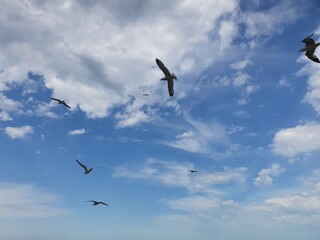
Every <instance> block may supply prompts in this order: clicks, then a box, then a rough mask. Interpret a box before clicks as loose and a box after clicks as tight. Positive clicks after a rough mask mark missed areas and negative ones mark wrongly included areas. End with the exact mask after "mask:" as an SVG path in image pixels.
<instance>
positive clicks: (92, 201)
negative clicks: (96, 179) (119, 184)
mask: <svg viewBox="0 0 320 240" xmlns="http://www.w3.org/2000/svg"><path fill="white" fill-rule="evenodd" d="M76 162H77V163H78V164H79V165H80V166H81V167H82V168H83V170H84V174H89V173H90V172H91V171H92V170H93V169H94V168H100V167H103V166H99V167H91V168H88V167H87V166H86V165H84V164H83V163H81V162H80V161H79V160H78V159H76ZM188 171H189V172H190V173H191V174H192V173H196V172H198V171H197V170H194V169H189V170H188ZM86 202H91V203H92V206H97V205H99V204H102V205H105V206H109V204H108V203H105V202H101V201H95V200H89V201H86Z"/></svg>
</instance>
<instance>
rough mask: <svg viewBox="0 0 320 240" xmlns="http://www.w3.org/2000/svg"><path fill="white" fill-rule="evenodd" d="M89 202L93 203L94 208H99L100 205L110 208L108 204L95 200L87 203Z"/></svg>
mask: <svg viewBox="0 0 320 240" xmlns="http://www.w3.org/2000/svg"><path fill="white" fill-rule="evenodd" d="M87 202H92V206H97V205H99V204H103V205H106V206H109V204H108V203H104V202H98V201H94V200H90V201H87Z"/></svg>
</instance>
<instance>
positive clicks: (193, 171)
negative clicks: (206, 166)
mask: <svg viewBox="0 0 320 240" xmlns="http://www.w3.org/2000/svg"><path fill="white" fill-rule="evenodd" d="M188 171H189V172H190V173H195V172H198V171H197V170H192V169H190V170H188Z"/></svg>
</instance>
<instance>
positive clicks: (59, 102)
mask: <svg viewBox="0 0 320 240" xmlns="http://www.w3.org/2000/svg"><path fill="white" fill-rule="evenodd" d="M51 99H52V100H54V101H57V102H58V104H62V105H64V106H66V107H67V108H71V107H70V106H69V105H68V104H66V102H65V101H64V100H60V99H58V98H51Z"/></svg>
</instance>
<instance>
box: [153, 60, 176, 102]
mask: <svg viewBox="0 0 320 240" xmlns="http://www.w3.org/2000/svg"><path fill="white" fill-rule="evenodd" d="M156 63H157V65H158V67H159V68H160V69H161V70H162V72H163V73H164V76H165V77H164V78H161V80H162V81H167V82H168V91H169V95H170V96H171V97H172V96H173V94H174V89H173V85H174V84H173V80H177V76H176V75H175V74H174V73H170V72H169V70H168V69H167V68H166V66H165V65H164V64H163V63H162V62H161V61H160V60H159V59H158V58H156Z"/></svg>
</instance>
